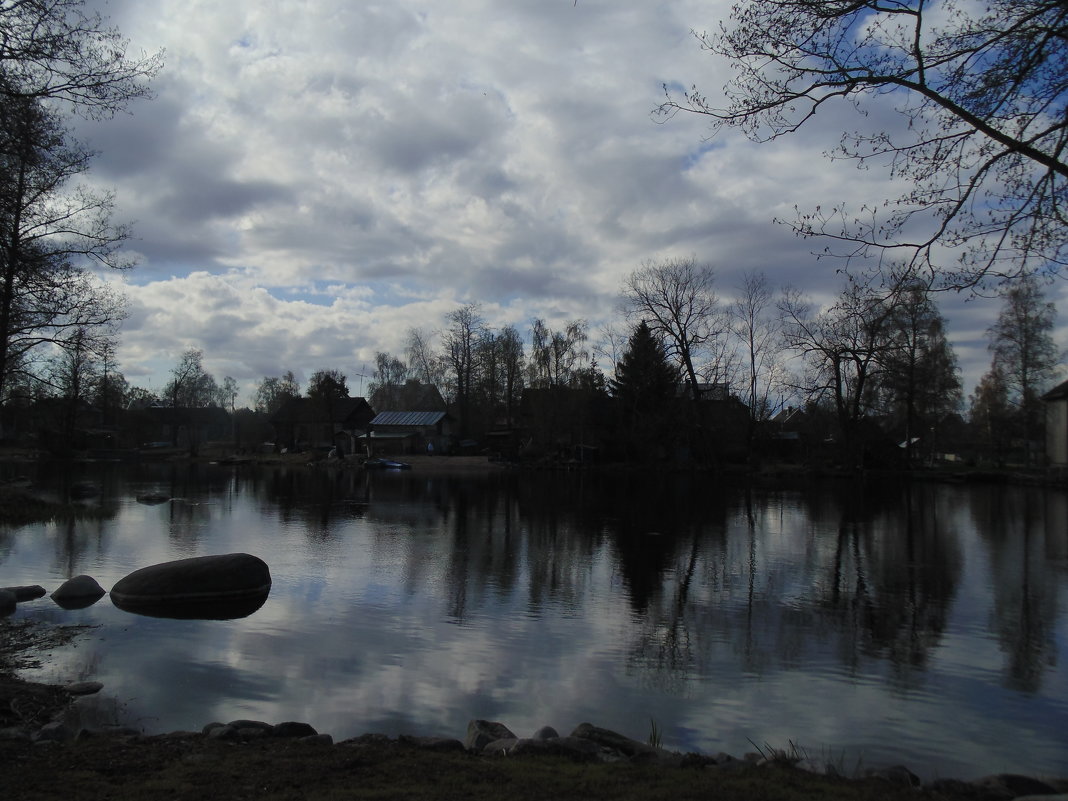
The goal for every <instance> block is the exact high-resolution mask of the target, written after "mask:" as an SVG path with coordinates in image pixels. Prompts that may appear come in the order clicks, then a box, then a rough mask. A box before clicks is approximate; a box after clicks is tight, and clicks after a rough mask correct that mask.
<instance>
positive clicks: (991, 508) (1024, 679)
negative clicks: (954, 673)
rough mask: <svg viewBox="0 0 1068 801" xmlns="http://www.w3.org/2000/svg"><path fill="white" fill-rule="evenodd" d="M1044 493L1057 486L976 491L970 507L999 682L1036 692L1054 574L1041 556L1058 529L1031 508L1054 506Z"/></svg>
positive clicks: (1050, 650)
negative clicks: (989, 602) (984, 557)
mask: <svg viewBox="0 0 1068 801" xmlns="http://www.w3.org/2000/svg"><path fill="white" fill-rule="evenodd" d="M1044 494H1056V495H1058V496H1061V495H1062V493H1060V492H1059V491H1053V490H1047V491H1045V492H1044V491H1042V490H1038V489H1028V488H1005V489H1003V490H1001V491H997V492H984V493H978V494H976V496H975V500H974V501H973V504H972V507H971V511H972V516H973V519H974V520H975V523H976V528H977V529H978V530H979V531H980V532H981V536H982V538H983V540H984V541H985V542H986V543H987V544H988V545H989V549H990V570H991V582H990V583H991V585H992V591H993V606H992V609H991V610H990V617H989V626H990V630H991V632H992V633H993V634H994V636H995V637H997V639H998V643H999V644H1000V646H1001V650H1002V652H1003V653H1004V654H1005V657H1006V661H1005V666H1004V671H1005V683H1006V685H1007V686H1008V687H1010V688H1012V689H1016V690H1023V691H1025V692H1036V691H1037V690H1039V689H1040V687H1041V683H1042V674H1043V673H1044V672H1045V670H1046V669H1047V668H1048V667H1052V666H1053V665H1054V664H1055V661H1056V656H1057V645H1056V642H1055V640H1054V636H1053V634H1054V629H1055V626H1056V621H1057V606H1058V598H1057V578H1056V576H1055V575H1054V574H1053V573H1052V566H1051V563H1050V561H1049V560H1048V559H1047V555H1048V554H1049V553H1053V554H1055V553H1056V552H1057V550H1058V549H1059V547H1060V541H1061V537H1062V536H1063V532H1061V531H1058V530H1057V528H1056V527H1046V526H1044V525H1043V524H1042V523H1043V521H1042V516H1041V515H1040V514H1039V512H1038V511H1037V510H1039V509H1042V508H1043V507H1046V508H1050V507H1052V508H1054V509H1055V508H1056V505H1057V504H1056V500H1055V499H1054V500H1052V501H1051V500H1047V501H1046V502H1045V503H1044V500H1043V495H1044Z"/></svg>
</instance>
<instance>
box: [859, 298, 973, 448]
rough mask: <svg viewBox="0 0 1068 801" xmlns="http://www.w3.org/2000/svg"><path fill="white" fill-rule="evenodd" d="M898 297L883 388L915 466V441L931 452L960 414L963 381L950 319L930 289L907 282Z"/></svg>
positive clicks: (892, 315)
mask: <svg viewBox="0 0 1068 801" xmlns="http://www.w3.org/2000/svg"><path fill="white" fill-rule="evenodd" d="M895 297H896V302H895V303H894V305H893V309H892V311H891V313H890V317H889V319H888V321H887V324H888V326H889V328H888V332H887V333H888V336H889V342H888V343H887V349H886V353H885V355H884V356H883V357H882V358H881V365H882V375H881V378H880V381H879V390H880V394H881V395H882V397H883V398H884V399H885V407H886V408H885V412H886V413H887V414H888V415H889V416H890V418H891V419H894V420H896V421H897V422H898V424H899V425H900V426H901V433H902V434H903V437H904V443H905V459H906V463H910V462H911V459H912V456H913V440H917V439H919V440H921V441H922V443H923V445H924V447H925V448H926V449H927V451H928V452H931V450H932V449H933V447H934V445H935V442H936V440H937V437H938V429H939V425H940V423H941V422H942V419H943V418H944V417H945V416H946V415H948V414H950V413H951V412H956V411H958V409H959V407H960V403H961V397H962V395H961V382H960V374H959V372H958V370H957V358H956V355H955V354H954V352H953V346H952V345H951V344H950V342H949V340H948V339H947V338H946V331H945V321H944V320H943V318H942V315H941V314H940V313H939V311H938V307H937V305H936V304H935V302H934V299H933V297H932V293H931V292H930V290H929V289H928V288H927V286H926V285H925V284H924V283H923V282H922V281H916V280H914V281H907V282H905V283H904V284H903V285H902V286H901V287H900V289H899V291H898V292H897V293H896V295H895Z"/></svg>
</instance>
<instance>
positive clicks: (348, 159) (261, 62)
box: [76, 0, 1068, 404]
mask: <svg viewBox="0 0 1068 801" xmlns="http://www.w3.org/2000/svg"><path fill="white" fill-rule="evenodd" d="M729 5H730V3H729V2H726V1H725V0H724V1H721V0H704V1H703V2H699V1H697V0H670V1H667V2H657V3H653V2H648V3H639V2H632V3H619V2H609V0H577V1H576V0H497V2H486V1H485V0H451V2H448V3H445V2H431V0H392V1H391V2H390V3H384V4H377V3H365V2H351V0H301V1H300V2H297V0H273V2H263V1H262V0H228V1H227V2H225V3H220V2H214V1H213V2H202V1H201V0H153V2H151V3H144V2H134V1H133V0H92V2H91V4H90V7H91V8H99V9H100V11H101V13H102V14H104V15H105V16H106V17H107V18H108V20H109V22H111V23H112V24H114V25H115V26H117V27H118V28H119V29H120V30H121V31H122V33H123V34H124V35H125V36H126V37H127V38H128V39H129V53H130V55H132V56H136V55H138V54H140V53H142V52H144V53H146V54H147V53H153V52H156V51H158V50H161V49H162V50H164V51H165V56H164V61H165V66H164V67H163V69H162V71H161V72H160V74H159V75H158V76H157V78H156V79H155V80H154V81H153V83H152V87H153V90H154V93H155V97H154V98H152V99H151V100H146V101H138V102H136V103H134V104H133V105H131V106H130V107H129V109H128V113H122V114H119V115H117V116H115V117H114V118H113V119H111V120H106V121H100V122H87V121H79V122H78V123H77V127H76V134H77V135H78V137H79V138H81V139H82V140H83V141H85V142H86V143H87V144H88V145H89V146H90V147H91V148H93V149H94V150H95V151H97V153H98V156H97V158H96V160H95V161H94V164H93V168H92V171H91V173H90V174H89V176H88V177H87V178H88V182H89V183H90V184H91V185H93V186H95V187H97V188H99V189H107V190H111V191H114V192H115V198H116V215H115V217H116V221H120V222H130V223H132V226H133V239H132V240H131V241H130V242H129V243H128V246H129V248H130V250H131V251H132V252H133V254H134V255H135V256H136V257H137V259H138V262H139V264H138V266H137V267H136V268H135V269H134V270H132V271H130V272H127V273H125V274H123V275H121V276H111V278H110V280H112V281H116V282H119V283H121V284H122V285H123V286H122V289H123V291H124V293H125V295H126V297H127V298H128V303H129V317H128V318H127V319H126V320H125V322H124V323H123V326H122V329H121V340H120V347H119V350H118V360H119V369H120V370H121V371H122V372H123V373H124V374H125V376H126V378H127V379H128V380H129V382H130V383H131V384H133V385H136V386H141V387H146V388H149V389H152V390H155V391H159V390H161V389H162V387H163V386H164V384H165V383H166V381H167V380H168V377H169V375H168V373H169V370H170V369H171V367H173V366H174V365H175V364H176V363H177V361H178V359H179V357H180V356H181V354H182V353H183V352H184V351H185V350H187V349H189V348H199V349H201V350H202V351H203V353H204V365H205V368H206V369H207V370H208V371H209V372H211V373H212V374H213V375H214V376H215V377H216V379H217V380H219V381H220V382H221V380H222V378H223V377H224V376H232V377H234V378H235V379H236V380H237V382H238V384H239V386H240V388H241V395H240V396H239V400H238V402H239V404H240V403H241V401H242V399H243V400H244V401H245V402H251V397H252V395H253V393H254V391H255V386H256V384H257V383H258V382H259V381H260V380H261V379H262V378H263V377H264V376H277V375H281V374H283V373H284V372H285V371H287V370H292V371H293V372H294V373H295V374H296V376H297V378H298V379H300V380H301V382H302V386H306V382H307V378H308V377H309V376H310V375H311V374H312V373H313V372H314V371H315V370H318V369H338V370H341V371H342V372H343V373H345V374H346V375H347V376H348V378H349V387H350V390H351V391H352V394H354V395H358V394H362V392H363V390H364V389H366V386H367V383H368V381H369V380H370V378H371V374H372V372H373V368H374V356H375V353H376V352H377V351H387V352H391V353H394V354H396V355H399V356H403V351H404V340H405V334H406V332H407V331H408V329H409V328H411V327H413V326H414V327H420V328H423V329H424V330H426V331H434V330H437V329H440V328H442V327H443V326H444V323H445V316H446V315H447V314H448V312H450V311H452V310H453V309H456V308H457V307H459V306H460V305H462V304H465V303H470V302H477V303H480V304H481V311H482V315H483V317H484V318H485V320H486V322H487V323H488V324H489V325H490V326H493V327H503V326H505V325H515V326H516V327H517V328H518V330H519V331H520V333H521V334H523V335H529V329H530V323H531V321H532V320H533V319H534V318H536V317H540V318H543V319H545V320H547V321H548V322H549V323H550V325H561V324H563V323H564V322H566V321H568V320H572V319H575V318H583V319H586V320H587V321H588V322H589V324H590V329H591V334H592V335H593V337H594V338H596V332H597V330H598V329H599V328H600V326H601V325H603V324H604V323H606V322H610V321H613V320H616V321H618V320H619V314H618V311H617V309H618V295H619V291H620V287H621V285H622V281H623V279H624V278H625V276H626V275H627V274H629V273H630V272H632V271H633V270H635V269H637V268H639V267H641V266H642V264H643V263H646V262H649V261H658V260H661V259H668V258H674V257H682V258H688V257H694V258H696V259H697V260H698V261H699V262H701V263H707V264H710V265H711V266H712V267H713V268H714V269H715V271H716V281H717V288H718V292H719V294H720V296H721V297H722V298H724V299H725V300H729V299H730V298H731V297H732V296H733V295H734V294H735V293H736V292H737V288H738V286H739V285H740V283H741V280H742V277H743V275H744V274H745V273H746V272H747V271H749V272H753V271H757V272H764V273H765V274H766V275H767V277H768V280H769V283H770V284H771V285H772V286H773V287H779V286H784V285H791V286H795V287H798V288H801V289H803V290H805V291H806V292H808V293H810V294H811V295H812V297H813V299H814V300H816V301H817V302H821V301H826V300H827V299H829V298H830V297H832V296H833V294H834V293H835V292H837V290H838V289H839V288H840V286H841V276H840V275H838V274H837V273H836V267H837V266H838V265H836V264H834V263H830V262H827V261H819V260H817V259H816V258H815V257H814V256H813V253H814V252H816V251H818V250H820V249H821V248H822V244H821V243H818V242H816V241H811V240H804V239H799V238H797V237H795V236H794V235H793V234H792V232H791V231H790V230H789V228H788V227H786V226H783V225H781V224H776V223H774V222H773V220H774V219H775V218H791V217H793V216H794V213H795V212H794V209H795V207H801V208H803V209H810V208H812V206H813V205H814V204H817V203H822V204H824V205H830V204H832V203H834V202H836V201H840V200H847V201H849V202H850V203H851V204H852V205H854V206H859V205H860V204H861V203H863V202H864V201H865V200H872V199H881V198H883V197H886V196H888V194H894V192H893V187H892V185H891V184H890V183H889V179H888V178H887V176H886V174H885V173H881V172H879V171H877V170H871V171H867V172H861V171H858V170H857V169H856V168H855V166H853V165H852V164H849V163H837V162H831V161H830V160H828V159H827V158H825V157H824V156H823V153H824V152H825V151H827V150H829V149H830V148H832V147H833V146H834V145H835V144H836V143H837V141H838V138H839V135H840V133H841V132H842V130H843V129H844V128H846V127H852V126H853V125H855V122H856V119H855V115H852V114H851V113H850V112H848V111H847V110H846V109H840V110H835V111H832V113H830V114H827V115H823V114H821V115H820V117H819V118H818V119H816V120H814V123H815V124H810V125H807V126H806V127H805V128H804V129H802V130H801V131H800V132H799V133H798V134H795V135H792V136H788V137H784V138H781V139H779V140H776V141H775V142H773V143H766V144H755V143H752V142H749V141H748V140H746V139H745V138H744V137H743V136H742V135H741V134H740V133H738V132H734V131H727V132H720V133H718V134H716V135H715V136H714V137H712V138H710V135H711V130H710V127H709V125H708V121H707V120H706V119H703V118H701V117H697V116H693V115H680V116H676V117H675V118H674V119H672V120H670V121H668V122H661V121H658V120H657V119H656V117H655V116H654V114H653V113H652V112H653V110H654V109H655V108H656V106H657V105H658V104H659V103H660V102H661V101H662V99H663V97H664V89H663V87H664V85H665V84H667V85H669V86H671V87H676V88H683V87H689V86H691V85H693V84H697V85H698V86H699V87H700V88H701V89H702V90H703V91H705V92H706V94H709V95H711V96H715V95H716V93H717V92H719V91H720V90H721V88H722V86H723V84H724V83H725V81H726V79H727V78H728V77H729V74H730V65H729V64H728V63H726V62H724V61H722V60H720V59H719V58H718V57H717V56H713V55H711V54H708V53H706V52H704V51H702V50H701V49H700V47H699V45H698V43H697V41H696V39H695V38H694V36H693V33H692V32H693V31H694V30H697V31H703V30H711V29H714V28H715V27H716V26H718V24H719V22H720V20H721V19H723V18H725V16H726V14H727V11H728V8H729ZM876 116H877V120H876V121H877V122H879V123H880V124H884V125H894V124H898V123H899V120H898V119H897V118H896V117H895V116H894V115H893V114H892V113H891V112H890V111H889V110H888V109H887V110H886V113H885V114H881V115H876ZM1064 294H1065V286H1064V284H1063V282H1058V284H1057V285H1055V286H1054V287H1053V288H1052V289H1051V295H1050V299H1051V300H1055V301H1058V305H1061V306H1063V307H1064V308H1065V309H1068V304H1062V303H1061V302H1060V301H1061V300H1062V299H1063V296H1064ZM939 300H940V308H941V310H942V312H943V314H944V315H945V316H946V318H947V320H948V323H949V334H950V339H951V341H952V342H953V344H954V346H955V348H956V352H957V357H958V360H959V362H960V366H961V370H962V376H963V381H964V391H965V393H966V394H967V393H969V392H971V391H972V390H973V388H974V385H975V382H976V381H977V380H978V378H979V377H980V375H981V374H982V373H983V372H984V371H985V370H986V369H987V368H988V367H989V364H990V355H989V352H988V350H987V339H986V336H985V332H986V329H987V328H988V327H989V326H990V325H991V323H992V322H993V321H994V318H995V316H996V313H997V305H996V303H994V302H991V301H989V300H981V299H974V298H969V297H967V296H964V295H955V294H947V295H942V296H940V298H939ZM1065 317H1066V318H1068V313H1066V314H1065ZM1066 321H1068V320H1066ZM1058 344H1059V345H1061V346H1062V347H1063V346H1065V345H1068V328H1066V327H1063V326H1061V327H1059V329H1058Z"/></svg>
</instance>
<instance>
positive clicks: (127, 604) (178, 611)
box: [111, 553, 271, 618]
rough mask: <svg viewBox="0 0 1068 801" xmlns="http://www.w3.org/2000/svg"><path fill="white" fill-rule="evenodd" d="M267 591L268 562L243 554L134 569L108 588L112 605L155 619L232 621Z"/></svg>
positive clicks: (252, 607)
mask: <svg viewBox="0 0 1068 801" xmlns="http://www.w3.org/2000/svg"><path fill="white" fill-rule="evenodd" d="M270 591H271V571H270V570H269V569H268V567H267V563H266V562H264V561H263V560H262V559H260V558H259V557H257V556H252V555H250V554H247V553H228V554H221V555H218V556H195V557H192V558H191V559H178V560H175V561H173V562H163V563H161V564H158V565H151V566H149V567H142V568H141V569H140V570H135V571H134V572H133V573H130V574H129V575H128V576H126V577H125V578H123V579H120V580H119V582H118V583H117V584H116V585H115V586H114V587H112V588H111V600H112V602H114V604H115V606H117V607H119V608H120V609H125V610H127V611H129V612H137V613H140V614H148V615H155V616H159V617H196V618H234V617H244V616H246V615H250V614H252V612H254V611H256V610H257V609H259V607H260V606H262V605H263V602H264V601H265V600H266V599H267V595H268V593H269V592H270Z"/></svg>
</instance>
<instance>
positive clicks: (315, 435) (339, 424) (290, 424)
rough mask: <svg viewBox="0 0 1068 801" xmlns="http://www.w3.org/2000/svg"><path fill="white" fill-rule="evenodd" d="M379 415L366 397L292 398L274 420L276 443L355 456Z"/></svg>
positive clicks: (273, 416)
mask: <svg viewBox="0 0 1068 801" xmlns="http://www.w3.org/2000/svg"><path fill="white" fill-rule="evenodd" d="M374 416H375V413H374V410H373V409H372V408H371V406H370V404H369V403H367V401H366V400H365V399H363V398H333V399H331V400H326V401H324V400H318V399H313V398H290V399H289V400H288V401H286V403H285V404H284V405H283V406H282V408H280V409H279V410H278V411H277V412H275V413H274V414H273V415H271V417H270V422H271V425H272V426H274V430H275V442H276V443H277V444H278V445H279V446H281V447H283V448H288V449H289V450H297V451H300V450H307V449H316V448H317V449H329V448H335V447H336V448H337V449H338V451H339V452H340V453H342V454H346V453H353V452H354V451H355V449H356V447H357V439H358V438H359V437H362V436H363V435H364V434H365V433H366V432H367V426H368V425H369V424H370V422H371V420H372V419H373V418H374Z"/></svg>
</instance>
